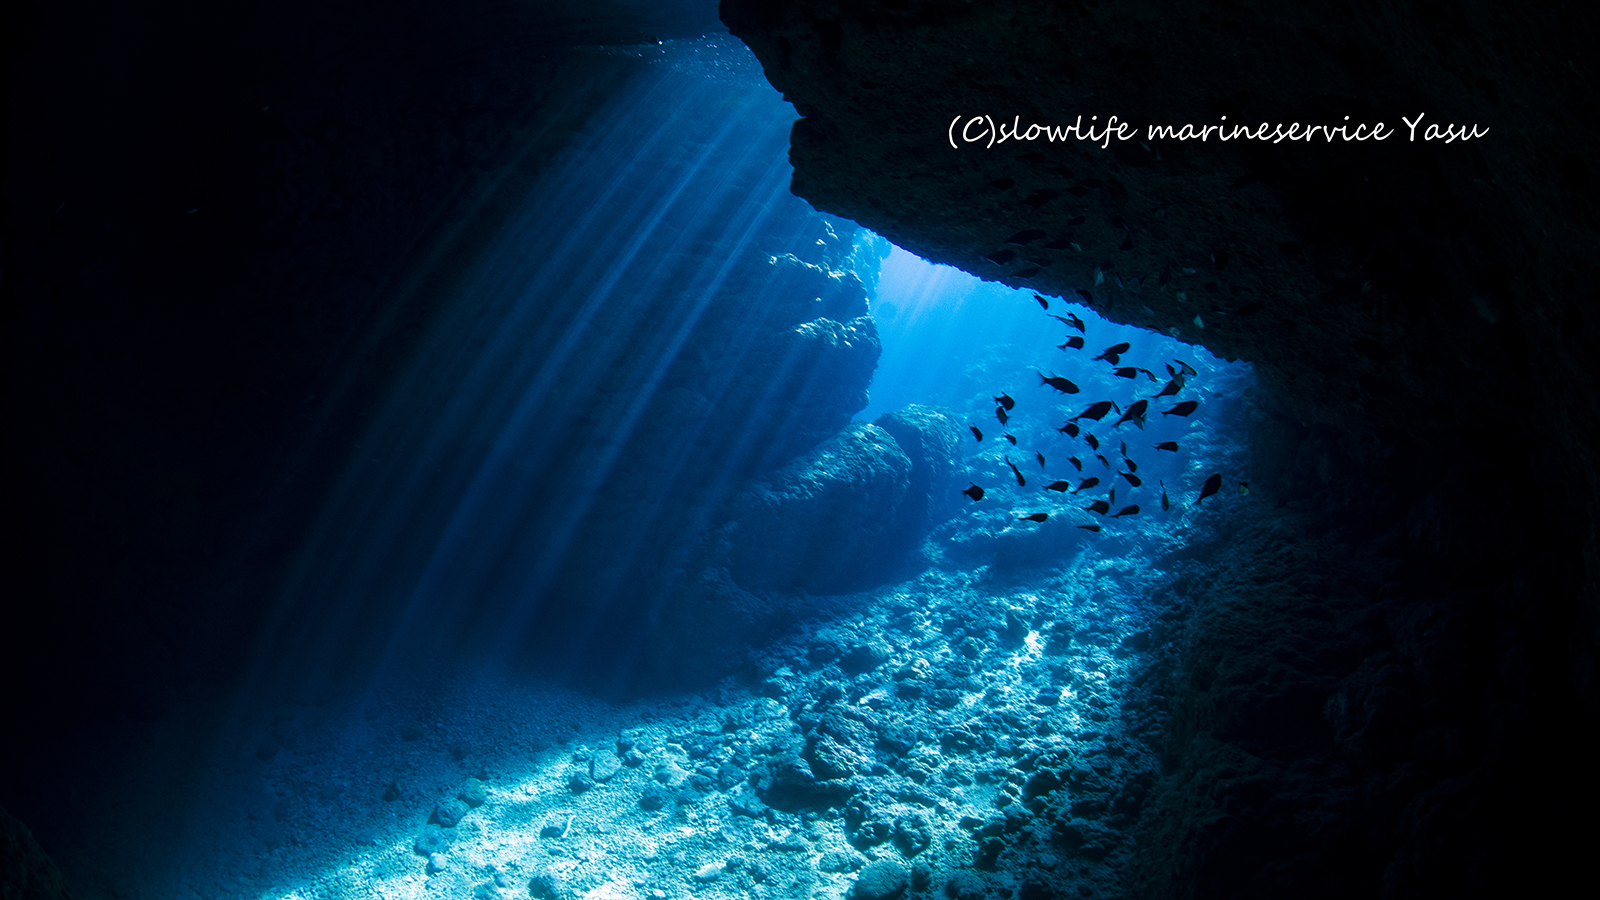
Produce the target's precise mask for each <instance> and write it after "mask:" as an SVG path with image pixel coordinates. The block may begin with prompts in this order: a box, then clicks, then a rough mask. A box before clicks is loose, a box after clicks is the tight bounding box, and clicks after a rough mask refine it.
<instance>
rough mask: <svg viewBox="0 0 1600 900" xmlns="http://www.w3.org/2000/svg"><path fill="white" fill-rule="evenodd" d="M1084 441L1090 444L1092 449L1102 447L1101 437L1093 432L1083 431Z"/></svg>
mask: <svg viewBox="0 0 1600 900" xmlns="http://www.w3.org/2000/svg"><path fill="white" fill-rule="evenodd" d="M1083 442H1084V443H1086V444H1088V445H1089V449H1090V450H1099V449H1100V439H1099V438H1097V437H1095V436H1094V433H1093V432H1089V431H1085V432H1084V433H1083Z"/></svg>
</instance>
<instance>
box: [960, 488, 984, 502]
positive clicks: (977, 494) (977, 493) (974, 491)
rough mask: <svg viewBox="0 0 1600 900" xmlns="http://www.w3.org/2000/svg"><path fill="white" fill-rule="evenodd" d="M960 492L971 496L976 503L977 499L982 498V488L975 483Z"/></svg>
mask: <svg viewBox="0 0 1600 900" xmlns="http://www.w3.org/2000/svg"><path fill="white" fill-rule="evenodd" d="M961 493H963V494H966V495H967V496H968V497H971V498H972V502H973V503H977V502H978V501H979V500H982V499H983V488H981V487H978V486H977V485H973V486H972V487H969V488H967V489H966V490H964V491H962V492H961Z"/></svg>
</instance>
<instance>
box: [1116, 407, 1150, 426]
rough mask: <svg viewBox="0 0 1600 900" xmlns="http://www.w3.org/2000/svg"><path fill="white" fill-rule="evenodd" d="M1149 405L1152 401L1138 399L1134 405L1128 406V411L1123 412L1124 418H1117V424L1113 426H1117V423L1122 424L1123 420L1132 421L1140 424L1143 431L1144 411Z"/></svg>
mask: <svg viewBox="0 0 1600 900" xmlns="http://www.w3.org/2000/svg"><path fill="white" fill-rule="evenodd" d="M1149 406H1150V401H1148V400H1139V401H1136V402H1135V403H1134V404H1133V405H1131V406H1129V407H1128V409H1127V411H1126V412H1124V413H1123V414H1122V418H1120V419H1118V420H1117V422H1116V425H1112V426H1111V427H1113V428H1115V427H1117V425H1121V424H1122V423H1123V422H1130V421H1131V422H1132V423H1133V424H1135V425H1137V426H1139V428H1140V430H1141V431H1142V430H1143V429H1144V411H1145V409H1146V408H1148V407H1149Z"/></svg>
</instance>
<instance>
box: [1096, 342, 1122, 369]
mask: <svg viewBox="0 0 1600 900" xmlns="http://www.w3.org/2000/svg"><path fill="white" fill-rule="evenodd" d="M1127 352H1128V342H1127V341H1123V342H1122V343H1120V344H1112V345H1111V346H1109V347H1107V348H1106V349H1105V352H1104V353H1102V354H1100V355H1099V356H1096V357H1095V361H1096V362H1098V361H1100V360H1102V359H1103V360H1107V361H1108V362H1110V363H1111V364H1112V365H1113V366H1114V365H1116V364H1117V357H1119V356H1121V355H1122V354H1124V353H1127Z"/></svg>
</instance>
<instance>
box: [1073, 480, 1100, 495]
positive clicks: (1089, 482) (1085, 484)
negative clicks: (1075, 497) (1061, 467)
mask: <svg viewBox="0 0 1600 900" xmlns="http://www.w3.org/2000/svg"><path fill="white" fill-rule="evenodd" d="M1099 483H1100V479H1098V478H1095V477H1093V476H1090V477H1088V478H1085V479H1084V480H1083V483H1082V484H1079V485H1078V490H1077V491H1073V493H1074V494H1076V493H1077V492H1078V491H1086V490H1088V489H1089V488H1092V487H1094V486H1095V485H1097V484H1099Z"/></svg>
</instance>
